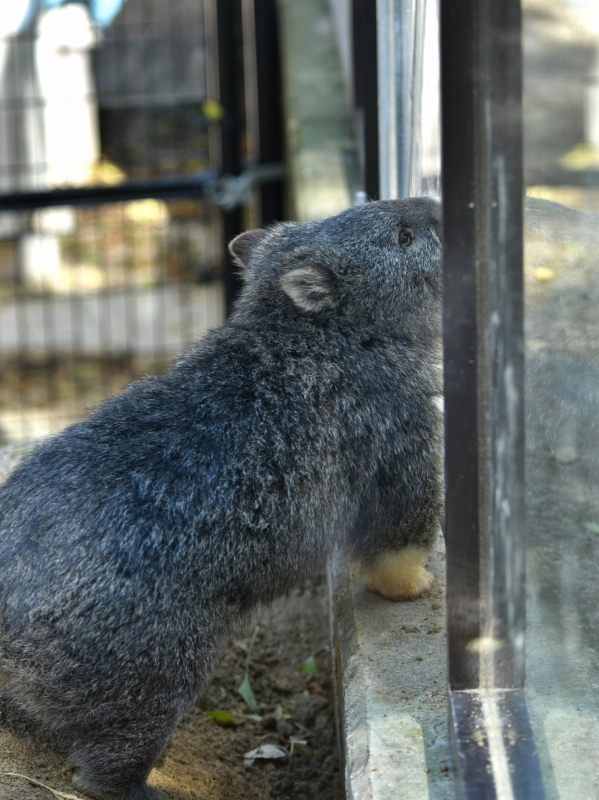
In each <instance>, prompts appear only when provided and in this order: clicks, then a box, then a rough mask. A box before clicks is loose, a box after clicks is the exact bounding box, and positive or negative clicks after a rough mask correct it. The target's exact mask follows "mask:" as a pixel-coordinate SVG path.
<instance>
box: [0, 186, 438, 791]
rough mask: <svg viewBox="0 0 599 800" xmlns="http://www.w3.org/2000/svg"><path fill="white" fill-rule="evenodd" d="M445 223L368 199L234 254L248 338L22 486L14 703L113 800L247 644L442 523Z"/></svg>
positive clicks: (195, 366)
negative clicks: (260, 611)
mask: <svg viewBox="0 0 599 800" xmlns="http://www.w3.org/2000/svg"><path fill="white" fill-rule="evenodd" d="M439 229H440V206H439V205H438V203H437V202H435V201H433V200H430V199H426V198H420V199H410V200H403V201H389V202H377V203H369V204H367V205H363V206H360V207H358V208H354V209H350V210H348V211H345V212H344V213H342V214H339V215H338V216H336V217H332V218H330V219H325V220H322V221H317V222H309V223H303V224H299V223H286V224H281V225H276V226H274V227H272V228H270V229H268V230H267V231H264V232H261V233H258V234H252V235H251V236H246V237H245V238H244V237H243V236H242V237H241V238H240V239H239V240H236V241H235V242H234V243H233V245H232V250H233V252H234V254H235V255H236V257H237V259H238V261H239V262H240V263H241V264H242V265H243V268H244V272H245V277H246V284H245V288H244V290H243V293H242V295H241V297H240V299H239V301H238V303H237V305H236V308H235V310H234V313H233V315H232V316H231V318H230V320H229V321H228V323H227V324H226V325H225V326H224V327H223V328H222V329H220V330H215V331H213V332H211V333H210V334H209V335H208V336H207V337H206V338H205V339H203V340H202V341H201V342H200V343H199V344H197V345H196V346H195V347H194V348H193V349H191V350H190V351H189V352H188V353H187V354H186V355H184V356H183V357H182V358H181V359H180V360H179V361H178V362H176V363H175V365H174V366H173V368H172V369H171V370H170V371H169V372H168V373H167V374H166V375H165V376H164V377H160V378H148V379H145V380H142V381H139V382H137V383H134V384H133V385H131V386H129V387H128V388H127V389H126V391H125V392H124V393H123V394H122V395H120V396H118V397H113V398H111V399H110V400H107V401H106V402H104V403H102V404H101V405H99V406H98V407H97V408H95V409H94V410H93V412H92V413H91V415H90V417H89V419H87V420H86V421H84V422H80V423H77V424H75V425H72V426H71V427H69V428H67V429H66V430H65V431H63V432H62V433H60V434H58V435H57V436H54V437H52V438H51V439H49V440H48V441H46V442H45V443H44V444H42V445H41V446H40V447H39V448H38V449H36V450H35V451H34V452H33V453H31V454H30V455H29V456H28V457H27V458H26V459H25V460H24V462H23V463H22V465H21V466H19V467H18V468H17V469H16V471H15V472H14V473H13V474H12V475H11V476H10V478H9V479H8V480H7V481H6V483H5V484H4V485H3V486H2V487H0V695H1V696H2V697H3V698H4V701H3V702H4V707H5V708H9V709H12V711H13V712H14V714H15V716H16V717H18V716H19V715H20V716H22V717H25V718H26V719H27V720H29V721H30V722H31V724H32V725H37V726H38V727H39V728H40V729H41V730H42V731H43V732H44V733H45V734H47V735H50V736H51V737H53V740H54V741H55V742H56V743H57V744H58V746H59V747H60V748H61V749H62V750H63V751H64V752H65V754H66V756H67V757H68V759H69V761H70V762H71V763H72V764H73V766H74V767H75V770H76V774H75V778H74V783H75V786H76V787H77V788H78V789H80V790H81V791H83V792H86V793H88V794H89V795H90V796H91V797H94V798H110V800H112V799H113V798H119V800H149V798H154V797H158V796H159V795H158V793H157V792H156V790H154V789H150V788H149V787H148V786H147V784H146V777H147V775H148V772H149V770H150V768H151V766H152V764H153V763H154V762H155V760H156V759H157V758H158V757H159V756H160V754H161V752H162V750H163V748H164V747H165V744H166V742H167V741H168V738H169V736H170V734H171V733H172V731H173V729H174V727H175V726H176V724H177V721H178V720H179V718H180V716H181V714H182V712H183V710H184V709H185V707H186V705H187V704H188V703H189V702H190V700H191V699H192V698H193V696H194V695H195V694H196V693H197V692H200V691H201V690H202V688H203V687H204V686H205V685H206V683H207V681H208V679H209V677H210V674H211V672H212V670H213V669H214V666H215V664H216V662H217V661H218V659H219V657H220V655H221V653H222V651H223V647H224V646H225V643H226V640H227V635H228V633H229V631H230V630H231V629H232V626H234V625H236V624H237V623H238V622H239V620H240V619H241V618H243V617H244V615H246V614H247V613H248V612H249V611H251V610H252V609H253V608H255V607H256V606H257V605H258V604H262V603H267V602H269V601H271V600H273V598H275V597H277V595H280V594H282V593H284V592H286V591H288V590H289V589H290V588H291V587H293V586H296V585H298V584H299V583H300V582H301V581H302V579H304V577H305V576H307V575H309V574H310V573H311V572H313V571H314V570H316V569H317V568H318V567H319V566H321V565H322V564H323V562H324V560H325V559H326V557H327V556H328V555H329V554H330V553H331V551H332V550H333V549H334V548H336V547H338V546H340V547H342V548H344V549H345V551H346V552H348V554H349V555H350V557H352V558H354V559H357V560H358V561H361V562H362V563H364V564H366V565H368V564H373V563H375V562H376V560H377V558H379V556H380V555H381V554H383V553H385V552H386V551H389V550H397V549H398V548H401V547H402V546H404V545H408V544H412V545H417V546H427V545H428V544H429V543H430V540H431V537H432V535H433V534H434V532H435V530H436V529H437V526H438V523H439V517H440V514H441V504H442V498H441V473H440V451H441V419H440V411H439V408H438V404H437V397H438V395H439V392H440V390H441V387H440V375H439V368H438V363H439V360H440V293H441V246H440V230H439Z"/></svg>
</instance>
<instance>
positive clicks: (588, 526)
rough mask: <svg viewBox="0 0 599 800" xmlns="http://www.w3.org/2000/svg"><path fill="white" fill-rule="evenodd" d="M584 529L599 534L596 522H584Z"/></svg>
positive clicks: (598, 526)
mask: <svg viewBox="0 0 599 800" xmlns="http://www.w3.org/2000/svg"><path fill="white" fill-rule="evenodd" d="M583 525H584V527H585V528H586V529H587V531H591V533H599V525H597V523H596V522H583Z"/></svg>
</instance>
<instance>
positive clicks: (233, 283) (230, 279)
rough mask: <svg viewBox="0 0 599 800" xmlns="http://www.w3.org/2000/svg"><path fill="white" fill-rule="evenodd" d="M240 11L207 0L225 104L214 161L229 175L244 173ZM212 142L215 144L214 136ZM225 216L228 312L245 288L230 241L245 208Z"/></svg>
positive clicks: (211, 75)
mask: <svg viewBox="0 0 599 800" xmlns="http://www.w3.org/2000/svg"><path fill="white" fill-rule="evenodd" d="M236 11H237V2H236V0H205V5H204V13H205V19H206V45H207V46H206V51H207V52H206V60H207V70H206V74H207V77H208V81H209V85H208V93H209V95H210V97H211V98H213V99H215V100H218V102H219V103H220V105H221V108H222V119H221V120H220V139H219V142H218V150H219V151H220V159H219V162H220V163H214V162H212V165H213V167H216V169H217V170H218V171H220V172H223V173H224V174H225V175H227V174H228V175H239V173H240V141H239V139H240V124H239V105H238V103H239V100H240V97H239V84H240V80H239V73H240V70H239V65H238V47H237V31H236V20H237V19H238V17H237V15H236ZM210 145H211V146H212V145H213V141H212V140H211V141H210ZM222 220H223V263H224V283H225V304H226V308H227V313H228V312H229V311H230V309H231V306H232V304H233V302H234V300H235V298H236V296H237V294H238V293H239V291H240V289H241V278H240V277H239V275H238V274H237V268H236V266H235V264H233V261H232V259H231V256H230V255H229V251H228V248H227V244H228V242H230V240H231V239H233V238H234V237H235V236H237V234H238V233H241V230H242V219H241V209H240V208H235V209H233V210H231V211H223V212H222Z"/></svg>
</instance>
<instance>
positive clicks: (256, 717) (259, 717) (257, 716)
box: [245, 714, 262, 722]
mask: <svg viewBox="0 0 599 800" xmlns="http://www.w3.org/2000/svg"><path fill="white" fill-rule="evenodd" d="M245 718H246V719H251V720H252V722H262V714H246V715H245Z"/></svg>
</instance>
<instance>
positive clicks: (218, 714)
mask: <svg viewBox="0 0 599 800" xmlns="http://www.w3.org/2000/svg"><path fill="white" fill-rule="evenodd" d="M204 716H205V717H210V719H213V720H214V721H215V722H218V724H219V725H236V724H237V723H236V722H235V718H234V717H233V714H230V713H229V712H228V711H218V710H214V711H204Z"/></svg>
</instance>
